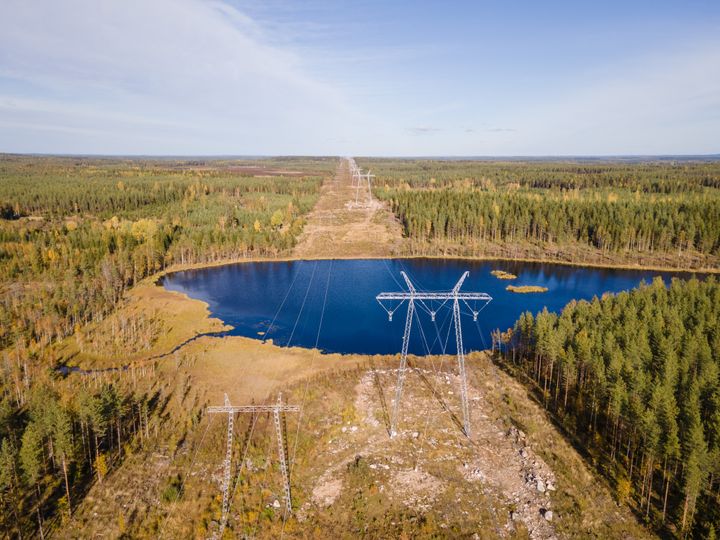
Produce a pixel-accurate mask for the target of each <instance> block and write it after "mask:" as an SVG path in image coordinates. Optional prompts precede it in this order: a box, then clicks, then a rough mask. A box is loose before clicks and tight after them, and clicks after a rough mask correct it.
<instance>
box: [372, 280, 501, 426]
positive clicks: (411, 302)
mask: <svg viewBox="0 0 720 540" xmlns="http://www.w3.org/2000/svg"><path fill="white" fill-rule="evenodd" d="M400 273H401V274H402V277H403V279H404V280H405V283H406V284H407V286H408V290H407V292H406V291H401V292H383V293H380V294H378V295H377V296H376V300H377V301H378V303H380V305H381V306H383V308H384V309H385V310H386V311H387V313H388V317H389V319H390V320H391V321H392V316H393V313H394V310H388V309H387V308H385V306H384V304H383V301H391V300H399V301H400V304H398V305H397V306H396V308H395V309H397V308H398V307H400V305H401V304H402V303H403V302H405V301H406V300H407V302H408V309H407V317H406V319H405V332H404V334H403V344H402V351H401V354H400V368H399V370H398V380H397V385H396V386H395V403H393V410H392V417H391V419H390V437H394V436H395V435H396V434H397V423H398V413H399V411H400V400H401V398H402V391H403V384H404V382H405V370H406V369H407V354H408V346H409V344H410V331H411V329H412V319H413V316H414V314H415V302H420V303H423V305H424V302H425V301H439V302H442V303H441V304H440V308H442V307H443V306H444V305H445V303H446V302H448V301H452V310H453V324H454V326H455V345H456V347H457V360H458V370H459V372H460V400H461V407H462V413H463V430H464V432H465V435H466V436H467V437H470V408H469V406H468V395H467V375H466V373H465V350H464V348H463V341H462V326H461V324H460V322H461V321H460V314H461V313H460V302H463V303H465V305H466V306H468V308H470V305H469V304H468V301H484V302H485V305H487V304H488V303H489V302H490V301H492V297H491V296H490V295H489V294H487V293H478V292H460V287H462V284H463V282H464V281H465V278H467V277H468V275H469V272H465V273H464V274H463V275H462V276H461V277H460V279H459V280H458V282H457V283H456V284H455V287H453V289H452V290H451V291H448V292H422V291H417V290H416V289H415V287H414V286H413V284H412V282H411V281H410V278H408V276H407V274H406V273H405V272H400ZM424 307H425V309H426V310H427V311H428V312H429V313H430V315H431V317H432V320H433V322H434V321H435V314H436V313H437V310H433V309H430V308H428V307H427V306H424ZM483 307H485V306H483ZM440 308H438V309H440ZM471 311H472V313H473V319H474V320H477V316H478V313H479V310H477V311H476V310H474V309H472V308H471ZM428 352H429V351H428Z"/></svg>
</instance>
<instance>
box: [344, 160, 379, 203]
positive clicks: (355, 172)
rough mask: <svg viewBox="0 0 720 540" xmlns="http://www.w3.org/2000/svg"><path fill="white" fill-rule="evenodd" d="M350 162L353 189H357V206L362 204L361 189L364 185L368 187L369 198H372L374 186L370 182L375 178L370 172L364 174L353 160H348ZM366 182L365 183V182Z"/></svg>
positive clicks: (349, 168)
mask: <svg viewBox="0 0 720 540" xmlns="http://www.w3.org/2000/svg"><path fill="white" fill-rule="evenodd" d="M346 159H347V162H348V170H349V171H350V174H351V175H352V187H354V188H355V206H359V204H360V188H361V187H362V186H363V185H367V189H368V196H369V197H372V186H371V183H370V180H371V179H372V178H375V175H374V174H370V171H368V172H366V173H363V172H362V169H360V168H359V167H358V166H357V164H356V163H355V160H354V159H353V158H346ZM363 180H364V182H363Z"/></svg>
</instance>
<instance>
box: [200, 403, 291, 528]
mask: <svg viewBox="0 0 720 540" xmlns="http://www.w3.org/2000/svg"><path fill="white" fill-rule="evenodd" d="M299 411H300V407H298V406H297V405H285V404H283V402H282V394H279V395H278V400H277V403H275V404H273V405H231V404H230V400H229V399H228V396H227V394H225V404H224V405H221V406H219V407H208V408H207V412H208V414H218V413H221V414H227V415H228V431H227V446H226V449H225V460H224V461H223V483H222V490H223V499H222V512H221V515H220V527H219V530H218V533H217V535H216V536H214V538H222V535H223V533H224V532H225V525H226V524H227V518H228V511H229V508H230V476H231V469H232V445H233V428H234V418H235V414H236V413H253V414H257V413H262V412H271V413H273V420H274V422H275V435H276V436H277V442H278V458H279V460H280V470H281V472H282V476H283V492H284V499H285V511H286V512H287V513H290V512H292V499H291V493H290V468H289V466H288V462H287V452H286V450H285V434H284V433H283V423H282V421H281V414H282V413H286V412H299ZM241 466H242V465H241Z"/></svg>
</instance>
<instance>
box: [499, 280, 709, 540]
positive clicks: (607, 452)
mask: <svg viewBox="0 0 720 540" xmlns="http://www.w3.org/2000/svg"><path fill="white" fill-rule="evenodd" d="M493 343H494V348H495V347H497V348H498V350H499V352H498V355H499V357H500V358H501V359H502V361H503V362H504V363H505V364H506V365H507V366H508V367H509V368H510V370H511V371H513V372H514V373H516V374H520V373H522V374H523V375H524V378H525V380H526V381H527V382H528V384H530V386H531V387H532V388H533V389H534V390H535V392H536V394H537V396H538V397H539V399H540V400H541V401H542V403H543V404H544V406H545V407H546V408H547V409H548V410H550V411H551V412H552V413H553V415H554V416H555V418H556V419H557V421H558V422H559V423H560V424H561V425H562V426H563V427H564V428H565V429H567V430H568V431H569V432H570V433H571V434H572V435H573V436H574V437H576V438H577V440H578V441H580V444H581V445H582V446H583V447H585V448H587V449H588V451H589V453H590V454H591V456H592V459H593V461H594V462H596V463H597V464H598V465H599V468H600V469H601V470H603V471H604V472H605V473H606V474H607V475H608V476H609V477H610V478H611V479H612V480H613V482H614V486H615V489H616V492H617V497H618V499H619V500H629V499H632V501H633V503H634V504H635V507H636V509H637V511H638V513H639V514H640V515H641V516H643V518H644V519H645V520H647V522H648V523H650V524H653V525H655V526H656V527H659V528H663V527H667V529H666V530H670V531H674V532H675V533H676V534H678V535H679V536H685V535H686V534H688V533H690V532H692V533H693V534H694V537H697V538H707V537H711V536H712V535H713V534H715V533H716V532H717V531H718V529H720V505H719V501H720V357H719V356H718V350H720V284H719V283H718V282H717V280H716V279H715V278H714V277H710V278H707V279H706V280H704V281H699V280H697V279H690V280H688V281H684V280H679V279H675V280H673V281H672V283H671V284H670V286H669V287H667V286H666V285H665V284H664V283H663V281H662V280H661V279H660V278H657V279H656V280H655V281H654V282H653V283H650V284H644V285H641V286H640V287H639V288H638V289H635V290H632V291H630V292H623V293H620V294H617V295H605V296H603V298H595V299H594V300H593V301H592V302H586V301H580V302H571V303H570V304H568V305H567V306H566V307H565V308H564V309H563V311H562V312H561V313H559V314H556V313H549V312H548V311H547V310H544V311H542V312H540V313H537V314H535V315H533V314H532V313H530V312H526V313H524V314H523V315H522V316H521V317H520V318H519V319H518V320H517V322H516V323H515V326H514V327H513V328H511V329H508V330H507V331H505V332H501V331H499V330H498V331H497V332H495V335H494V336H493ZM695 516H697V518H696V519H694V517H695Z"/></svg>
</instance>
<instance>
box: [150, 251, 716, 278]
mask: <svg viewBox="0 0 720 540" xmlns="http://www.w3.org/2000/svg"><path fill="white" fill-rule="evenodd" d="M383 259H385V260H390V259H402V260H418V259H429V260H452V261H463V260H464V261H473V262H483V261H496V262H508V263H536V264H557V265H562V266H570V267H574V268H598V269H606V270H639V271H649V272H677V273H682V274H720V268H712V267H707V268H681V267H673V266H654V265H649V266H646V265H638V264H612V263H609V264H603V263H585V262H575V261H561V260H554V259H543V258H532V257H517V258H508V257H495V256H482V257H472V256H467V255H387V256H360V257H358V256H352V255H347V256H346V255H339V256H336V257H297V256H294V255H281V256H277V257H263V256H258V257H238V258H234V259H223V260H220V261H211V262H202V263H184V264H182V263H181V264H174V265H172V266H170V267H167V268H165V269H163V270H160V271H159V272H156V273H155V274H153V275H151V276H148V277H146V278H144V279H143V281H149V282H151V283H154V284H155V285H160V284H159V283H158V281H159V280H160V279H161V278H163V277H164V276H166V275H168V274H173V273H175V272H184V271H187V270H202V269H204V268H217V267H219V266H230V265H235V264H244V263H257V262H298V261H351V260H361V261H375V260H383ZM138 283H141V282H138Z"/></svg>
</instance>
